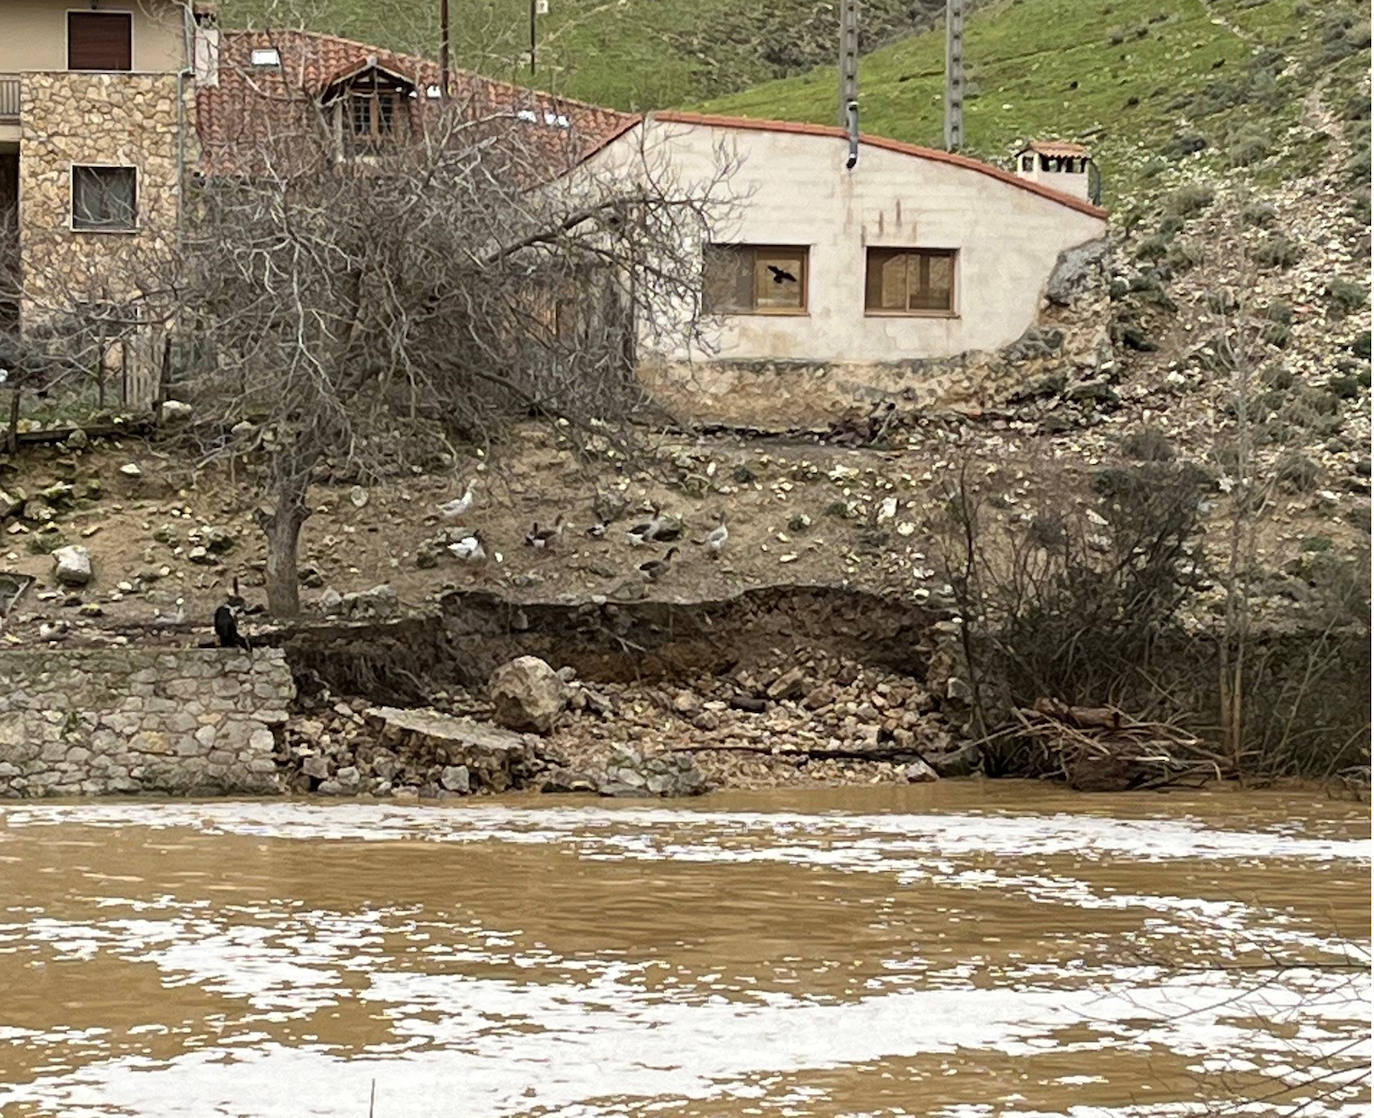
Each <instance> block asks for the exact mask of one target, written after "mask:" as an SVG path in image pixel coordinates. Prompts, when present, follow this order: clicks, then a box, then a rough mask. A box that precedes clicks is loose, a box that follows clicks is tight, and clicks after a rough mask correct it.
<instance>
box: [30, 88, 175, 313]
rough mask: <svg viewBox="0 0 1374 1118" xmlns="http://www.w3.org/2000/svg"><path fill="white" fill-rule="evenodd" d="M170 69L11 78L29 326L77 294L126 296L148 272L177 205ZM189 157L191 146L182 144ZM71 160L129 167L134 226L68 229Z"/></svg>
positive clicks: (163, 247)
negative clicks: (16, 89)
mask: <svg viewBox="0 0 1374 1118" xmlns="http://www.w3.org/2000/svg"><path fill="white" fill-rule="evenodd" d="M178 91H179V80H178V77H177V75H176V74H100V73H79V72H67V71H61V72H33V73H26V74H24V75H23V76H22V79H21V85H20V121H21V124H22V131H21V134H20V140H19V199H20V214H19V221H20V268H21V270H22V275H23V281H24V298H23V301H22V303H21V306H20V320H21V323H22V324H23V326H24V327H25V328H26V329H28V328H31V327H33V326H35V325H38V324H39V323H40V322H41V321H42V320H43V318H44V317H46V316H47V315H49V314H51V313H53V311H55V310H60V309H61V308H63V307H66V306H70V305H71V304H72V303H73V302H74V301H77V300H103V299H115V300H117V299H125V298H129V297H130V296H132V295H134V294H136V293H137V292H139V291H140V290H143V289H145V288H146V287H147V286H148V285H149V284H150V283H151V282H153V281H155V280H156V273H157V271H158V270H159V268H160V267H161V263H162V261H164V260H165V259H166V258H167V255H168V254H169V253H170V252H171V250H172V249H173V248H174V246H175V238H176V227H177V214H178V211H179V209H180V206H181V179H180V174H179V167H178V149H179V143H178V136H179V129H180V127H181V126H182V124H183V123H184V124H185V126H186V128H187V130H188V133H189V132H190V131H192V124H193V122H194V120H195V116H194V107H193V106H192V105H191V103H190V98H189V93H188V92H186V91H182V95H183V96H185V97H186V113H185V115H184V116H182V115H179V114H178V111H177V99H178ZM185 154H186V157H187V159H188V160H189V159H191V158H193V157H194V154H195V152H194V148H188V150H187V151H186V153H185ZM73 165H77V166H81V165H90V166H100V165H105V166H126V167H134V168H136V169H137V172H138V177H137V208H138V228H137V230H136V231H133V232H92V231H80V230H74V229H72V228H71V215H72V172H71V169H72V167H73Z"/></svg>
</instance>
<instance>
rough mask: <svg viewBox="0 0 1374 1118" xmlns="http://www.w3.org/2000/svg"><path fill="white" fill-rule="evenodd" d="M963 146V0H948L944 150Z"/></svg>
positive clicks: (946, 15)
mask: <svg viewBox="0 0 1374 1118" xmlns="http://www.w3.org/2000/svg"><path fill="white" fill-rule="evenodd" d="M963 146H964V0H945V150H946V151H958V150H959V149H960V148H961V147H963Z"/></svg>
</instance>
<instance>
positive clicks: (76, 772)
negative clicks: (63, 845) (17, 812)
mask: <svg viewBox="0 0 1374 1118" xmlns="http://www.w3.org/2000/svg"><path fill="white" fill-rule="evenodd" d="M294 698H295V685H294V683H293V682H292V679H291V671H290V668H289V667H288V666H287V663H286V659H285V656H284V655H283V654H282V652H281V651H280V650H279V649H262V650H256V651H254V652H253V653H252V654H251V655H250V654H247V653H243V652H238V651H236V650H222V649H176V650H170V651H169V650H167V649H133V648H102V649H70V650H66V649H63V650H53V649H44V650H42V651H20V650H15V651H5V652H0V796H78V795H80V796H99V795H112V794H124V795H130V794H137V793H147V792H161V793H170V794H176V795H219V794H231V793H232V794H244V793H248V794H265V793H276V792H280V791H282V788H281V784H280V781H279V778H278V775H277V766H276V763H275V762H274V760H273V758H272V752H273V747H274V745H275V744H276V735H275V733H274V729H275V728H276V727H279V726H280V725H281V724H282V723H284V722H285V721H286V716H287V707H288V706H289V705H290V703H291V702H292V700H293V699H294Z"/></svg>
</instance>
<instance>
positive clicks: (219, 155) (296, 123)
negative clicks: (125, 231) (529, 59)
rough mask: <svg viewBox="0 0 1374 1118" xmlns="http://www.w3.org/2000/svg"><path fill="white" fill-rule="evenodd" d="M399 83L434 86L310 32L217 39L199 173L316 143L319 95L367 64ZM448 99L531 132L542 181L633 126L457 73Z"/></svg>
mask: <svg viewBox="0 0 1374 1118" xmlns="http://www.w3.org/2000/svg"><path fill="white" fill-rule="evenodd" d="M267 48H271V49H275V50H276V51H277V55H278V57H279V59H280V64H279V65H278V66H254V65H253V64H252V57H251V56H252V52H253V51H254V50H258V49H267ZM372 59H375V61H376V64H377V65H378V66H379V67H380V68H382V69H383V70H386V71H388V72H389V73H392V74H394V75H397V76H399V77H403V78H405V79H406V80H407V81H409V82H411V83H412V84H413V85H414V86H415V87H416V89H417V91H418V93H419V102H420V103H421V104H423V103H425V102H426V101H427V100H428V91H429V90H430V89H431V88H433V89H438V87H439V84H440V73H439V66H438V64H437V63H435V62H433V61H431V60H429V59H427V58H419V57H417V56H415V55H407V54H397V53H395V52H394V51H388V50H384V49H382V48H381V47H376V46H371V45H369V44H367V43H359V42H356V41H354V40H352V39H344V38H340V37H339V36H337V35H323V34H319V33H316V32H311V31H224V32H221V35H220V49H219V71H218V83H217V84H215V85H207V84H204V83H202V84H200V85H199V86H198V87H197V90H196V125H197V132H198V134H199V139H200V145H201V168H202V170H204V171H206V172H207V173H234V172H242V171H251V170H253V169H254V168H255V167H259V166H260V165H261V164H262V162H263V160H264V159H265V158H267V155H266V149H268V148H270V147H279V146H289V145H290V144H291V141H292V137H293V136H299V137H302V138H305V137H307V136H308V137H310V139H311V140H312V141H317V140H318V129H319V127H320V120H319V116H318V113H317V112H316V111H315V110H316V107H317V106H318V104H319V100H320V97H321V95H322V94H324V93H325V91H326V90H328V89H329V87H330V86H331V85H332V84H334V83H335V82H337V81H339V80H340V79H341V78H342V77H348V76H351V75H353V74H355V73H357V72H359V71H360V70H362V69H364V68H365V67H366V66H367V65H368V63H369V61H370V60H372ZM449 83H450V95H451V98H452V99H453V101H455V102H458V103H459V104H462V105H463V106H465V111H466V112H468V113H470V114H471V115H472V116H473V118H474V119H482V118H487V117H510V118H512V119H517V120H520V121H521V122H523V123H525V124H529V125H532V126H533V128H534V131H532V132H530V133H528V134H527V135H528V136H529V138H530V139H531V140H532V141H533V143H534V145H535V147H536V151H537V153H538V155H539V157H540V158H541V159H542V160H543V161H545V162H546V164H547V171H548V172H549V173H551V174H557V173H559V172H561V171H562V170H565V169H566V168H568V167H570V166H572V165H573V164H574V163H576V162H577V161H579V160H580V159H582V158H585V156H586V155H588V154H590V152H592V151H594V150H596V149H598V148H600V147H602V146H604V145H605V144H606V143H607V142H609V140H611V139H613V138H614V137H615V136H618V135H620V134H621V133H623V132H625V131H627V130H628V129H629V128H631V127H633V126H634V125H635V124H636V123H637V122H638V121H639V119H640V118H639V117H637V116H633V115H630V114H627V113H621V112H617V111H615V110H613V109H603V108H600V107H598V106H596V105H588V104H586V103H585V102H582V101H573V100H570V99H568V98H565V97H556V96H554V95H552V94H549V93H542V92H539V91H537V90H531V89H524V88H522V87H520V86H516V85H511V84H510V83H509V82H502V81H495V80H493V79H490V78H484V77H481V76H480V75H477V74H474V73H471V72H469V71H466V70H455V71H452V72H451V73H450V76H449Z"/></svg>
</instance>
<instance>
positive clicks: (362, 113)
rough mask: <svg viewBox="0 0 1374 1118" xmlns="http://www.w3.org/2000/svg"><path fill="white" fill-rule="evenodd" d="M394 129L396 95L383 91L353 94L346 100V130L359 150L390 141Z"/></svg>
mask: <svg viewBox="0 0 1374 1118" xmlns="http://www.w3.org/2000/svg"><path fill="white" fill-rule="evenodd" d="M395 127H396V94H394V93H390V92H384V91H377V90H374V91H369V92H366V93H353V94H351V95H350V96H349V98H348V129H349V133H350V134H351V136H352V139H353V142H354V146H355V147H360V148H367V147H371V146H373V145H376V144H380V143H381V142H382V141H384V140H389V139H391V137H392V135H393V133H394V132H395Z"/></svg>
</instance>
